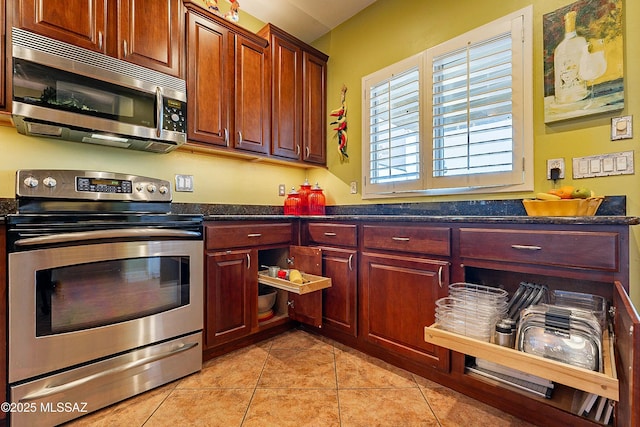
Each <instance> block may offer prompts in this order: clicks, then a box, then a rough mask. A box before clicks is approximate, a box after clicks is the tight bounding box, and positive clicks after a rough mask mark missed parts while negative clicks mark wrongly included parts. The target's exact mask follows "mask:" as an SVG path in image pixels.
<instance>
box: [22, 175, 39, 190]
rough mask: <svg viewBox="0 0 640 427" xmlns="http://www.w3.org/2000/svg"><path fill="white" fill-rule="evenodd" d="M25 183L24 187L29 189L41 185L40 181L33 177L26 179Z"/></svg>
mask: <svg viewBox="0 0 640 427" xmlns="http://www.w3.org/2000/svg"><path fill="white" fill-rule="evenodd" d="M23 182H24V185H25V186H27V187H29V188H35V187H37V186H38V184H39V182H38V180H37V179H36V178H34V177H32V176H28V177H26V178H25V179H24V181H23Z"/></svg>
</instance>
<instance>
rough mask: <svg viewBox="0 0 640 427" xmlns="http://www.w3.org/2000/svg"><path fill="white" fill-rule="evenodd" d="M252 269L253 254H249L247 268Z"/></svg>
mask: <svg viewBox="0 0 640 427" xmlns="http://www.w3.org/2000/svg"><path fill="white" fill-rule="evenodd" d="M249 269H251V254H247V270H249Z"/></svg>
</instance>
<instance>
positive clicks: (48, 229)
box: [7, 170, 203, 426]
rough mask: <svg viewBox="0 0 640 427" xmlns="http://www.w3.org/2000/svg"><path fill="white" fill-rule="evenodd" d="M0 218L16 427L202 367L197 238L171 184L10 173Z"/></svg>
mask: <svg viewBox="0 0 640 427" xmlns="http://www.w3.org/2000/svg"><path fill="white" fill-rule="evenodd" d="M16 196H17V200H18V213H17V214H15V215H9V216H8V217H7V227H8V228H7V230H8V231H7V240H8V252H9V255H8V257H9V260H8V294H9V299H8V311H9V366H8V378H9V393H10V399H11V408H10V410H11V414H10V423H11V425H13V426H23V425H24V426H52V425H56V424H60V423H62V422H64V421H67V420H70V419H73V418H77V417H79V416H82V415H84V414H86V413H88V412H92V411H95V410H97V409H100V408H102V407H105V406H107V405H109V404H112V403H114V402H117V401H119V400H122V399H125V398H127V397H130V396H133V395H135V394H138V393H141V392H144V391H146V390H149V389H151V388H153V387H156V386H159V385H161V384H164V383H167V382H170V381H172V380H175V379H177V378H180V377H183V376H185V375H188V374H190V373H193V372H196V371H198V370H200V369H201V367H202V348H201V331H202V322H203V320H202V318H203V315H202V313H203V306H202V294H203V275H202V271H203V237H202V236H203V234H202V217H201V216H199V215H177V214H171V213H170V210H171V190H170V183H169V182H167V181H163V180H158V179H153V178H147V177H141V176H134V175H124V174H118V173H108V172H95V171H69V170H20V171H18V172H17V184H16Z"/></svg>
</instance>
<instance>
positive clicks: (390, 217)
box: [173, 196, 640, 225]
mask: <svg viewBox="0 0 640 427" xmlns="http://www.w3.org/2000/svg"><path fill="white" fill-rule="evenodd" d="M173 211H174V212H177V213H199V214H202V215H204V219H205V220H208V221H249V220H264V221H266V220H283V219H287V218H297V217H289V216H284V215H283V208H282V207H281V206H252V205H218V204H203V205H199V204H179V203H176V204H174V206H173ZM300 218H305V219H309V220H312V221H316V220H318V221H327V220H333V221H389V222H423V223H424V222H458V223H462V222H465V223H498V224H575V225H579V224H582V225H589V224H599V225H636V224H640V218H639V217H633V216H627V215H626V196H608V197H606V198H605V200H604V201H603V203H602V205H601V206H600V208H599V209H598V212H597V214H596V215H595V216H590V217H585V216H582V217H542V216H541V217H532V216H527V213H526V211H525V210H524V206H523V205H522V201H521V200H519V199H516V200H479V201H462V202H425V203H400V204H372V205H352V206H327V208H326V215H325V216H304V217H300Z"/></svg>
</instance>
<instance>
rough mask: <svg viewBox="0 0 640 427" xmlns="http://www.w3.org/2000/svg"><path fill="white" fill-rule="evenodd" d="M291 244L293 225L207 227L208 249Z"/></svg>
mask: <svg viewBox="0 0 640 427" xmlns="http://www.w3.org/2000/svg"><path fill="white" fill-rule="evenodd" d="M279 243H282V244H287V245H288V244H290V243H291V223H285V224H239V225H238V224H234V225H207V226H206V248H207V249H227V248H234V247H235V248H237V247H254V246H264V245H275V244H279Z"/></svg>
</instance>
